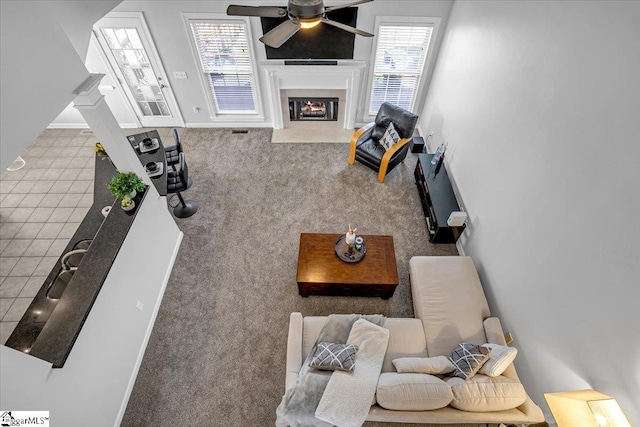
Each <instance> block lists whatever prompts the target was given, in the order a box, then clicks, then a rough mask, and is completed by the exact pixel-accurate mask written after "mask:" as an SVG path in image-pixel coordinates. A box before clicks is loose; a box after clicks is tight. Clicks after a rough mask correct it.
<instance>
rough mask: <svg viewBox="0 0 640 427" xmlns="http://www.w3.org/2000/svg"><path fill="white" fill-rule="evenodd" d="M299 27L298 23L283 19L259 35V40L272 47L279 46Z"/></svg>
mask: <svg viewBox="0 0 640 427" xmlns="http://www.w3.org/2000/svg"><path fill="white" fill-rule="evenodd" d="M299 29H300V24H296V23H295V22H292V21H289V20H288V21H284V22H283V23H282V24H280V25H278V26H277V27H275V28H274V29H273V30H271V31H269V32H268V33H267V34H265V35H264V36H262V37H260V41H261V42H262V43H264V44H266V45H267V46H269V47H272V48H275V49H277V48H279V47H280V46H282V45H283V44H284V42H286V41H287V40H289V39H290V38H291V37H293V35H294V34H295V33H297V32H298V30H299Z"/></svg>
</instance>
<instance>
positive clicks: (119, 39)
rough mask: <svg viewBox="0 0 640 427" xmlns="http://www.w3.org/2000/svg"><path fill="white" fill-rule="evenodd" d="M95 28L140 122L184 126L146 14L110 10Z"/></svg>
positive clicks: (153, 124) (106, 55)
mask: <svg viewBox="0 0 640 427" xmlns="http://www.w3.org/2000/svg"><path fill="white" fill-rule="evenodd" d="M93 30H94V33H95V36H96V38H97V39H98V42H99V44H100V47H101V48H102V50H103V51H104V54H105V57H106V58H107V60H108V62H109V65H110V66H111V68H112V70H113V72H114V74H115V75H116V77H117V79H118V82H119V84H120V85H121V87H122V90H123V92H124V93H125V94H126V96H127V100H128V101H129V103H130V104H131V108H132V109H133V111H134V112H135V114H136V116H137V117H138V119H139V121H140V123H141V124H142V125H143V126H144V127H176V126H184V122H183V120H182V117H181V115H180V111H179V109H178V106H177V103H176V100H175V97H174V95H173V91H172V90H171V88H170V87H169V85H168V80H167V77H166V73H165V72H164V69H163V67H162V64H161V62H160V58H159V56H158V53H157V51H156V49H155V46H154V44H153V39H152V38H151V35H150V33H149V30H148V28H147V25H146V23H145V21H144V17H143V16H142V14H140V13H110V14H108V15H107V16H106V17H105V18H103V19H101V20H100V21H98V22H97V23H96V24H95V25H94V27H93Z"/></svg>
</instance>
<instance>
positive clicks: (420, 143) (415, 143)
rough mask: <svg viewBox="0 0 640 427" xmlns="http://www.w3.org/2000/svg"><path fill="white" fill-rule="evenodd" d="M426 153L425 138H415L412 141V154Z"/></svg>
mask: <svg viewBox="0 0 640 427" xmlns="http://www.w3.org/2000/svg"><path fill="white" fill-rule="evenodd" d="M423 151H424V138H422V137H421V136H414V137H413V140H412V141H411V152H412V153H422V152H423Z"/></svg>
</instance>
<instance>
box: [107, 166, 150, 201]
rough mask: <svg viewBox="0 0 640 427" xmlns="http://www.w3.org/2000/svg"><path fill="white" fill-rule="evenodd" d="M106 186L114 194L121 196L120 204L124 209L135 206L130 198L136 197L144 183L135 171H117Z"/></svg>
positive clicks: (142, 188)
mask: <svg viewBox="0 0 640 427" xmlns="http://www.w3.org/2000/svg"><path fill="white" fill-rule="evenodd" d="M107 188H108V189H109V191H111V193H112V194H113V195H114V196H116V197H120V198H122V202H121V203H120V206H121V207H122V208H123V209H124V210H131V209H133V208H134V207H135V203H134V202H133V200H132V199H133V198H134V197H136V194H137V192H138V191H142V190H144V188H145V183H144V182H143V181H142V180H141V179H140V177H138V175H136V173H135V172H128V173H124V172H118V174H117V175H116V176H114V177H113V178H112V179H111V182H110V183H109V184H107Z"/></svg>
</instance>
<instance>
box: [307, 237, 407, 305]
mask: <svg viewBox="0 0 640 427" xmlns="http://www.w3.org/2000/svg"><path fill="white" fill-rule="evenodd" d="M340 236H341V235H340V234H317V233H302V234H300V251H299V252H298V274H297V275H296V281H297V282H298V293H299V294H300V295H301V296H303V297H308V296H309V295H353V296H366V297H381V298H383V299H389V298H391V296H392V295H393V292H394V291H395V290H396V286H398V268H397V266H396V253H395V250H394V248H393V237H392V236H362V238H363V239H364V243H365V246H366V249H367V253H366V255H365V257H364V258H363V259H362V261H359V262H356V263H347V262H343V261H340V259H338V257H337V256H336V253H335V245H336V241H337V240H338V238H339V237H340Z"/></svg>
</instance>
